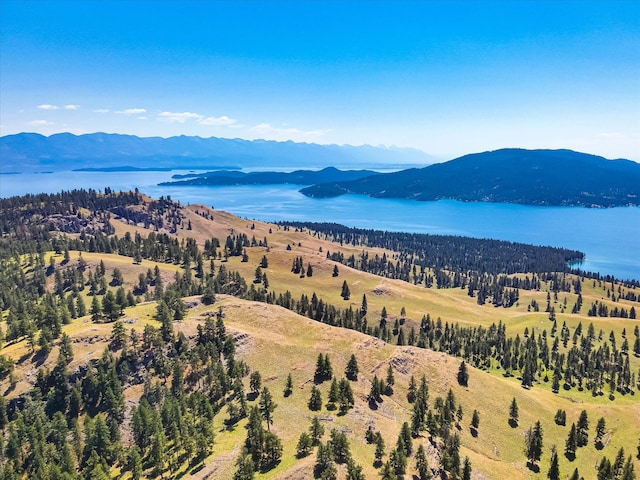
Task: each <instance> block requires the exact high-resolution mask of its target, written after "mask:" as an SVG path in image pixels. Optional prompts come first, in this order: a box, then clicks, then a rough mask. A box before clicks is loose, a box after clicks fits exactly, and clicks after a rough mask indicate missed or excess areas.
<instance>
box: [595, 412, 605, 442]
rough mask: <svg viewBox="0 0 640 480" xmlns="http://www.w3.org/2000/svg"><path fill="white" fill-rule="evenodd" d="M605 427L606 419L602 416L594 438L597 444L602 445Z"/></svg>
mask: <svg viewBox="0 0 640 480" xmlns="http://www.w3.org/2000/svg"><path fill="white" fill-rule="evenodd" d="M605 428H606V427H605V419H604V417H600V419H598V423H597V425H596V438H595V440H594V441H595V444H596V446H602V437H603V436H604V433H605Z"/></svg>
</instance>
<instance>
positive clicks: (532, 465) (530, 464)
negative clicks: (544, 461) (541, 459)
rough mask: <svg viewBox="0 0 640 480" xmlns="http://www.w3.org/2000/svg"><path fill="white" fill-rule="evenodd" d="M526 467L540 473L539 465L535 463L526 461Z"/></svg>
mask: <svg viewBox="0 0 640 480" xmlns="http://www.w3.org/2000/svg"><path fill="white" fill-rule="evenodd" d="M527 468H528V469H529V470H531V471H532V472H533V473H540V466H539V465H538V464H537V463H533V462H527Z"/></svg>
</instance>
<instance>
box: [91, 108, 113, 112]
mask: <svg viewBox="0 0 640 480" xmlns="http://www.w3.org/2000/svg"><path fill="white" fill-rule="evenodd" d="M93 113H109V109H107V108H98V109H97V110H94V111H93Z"/></svg>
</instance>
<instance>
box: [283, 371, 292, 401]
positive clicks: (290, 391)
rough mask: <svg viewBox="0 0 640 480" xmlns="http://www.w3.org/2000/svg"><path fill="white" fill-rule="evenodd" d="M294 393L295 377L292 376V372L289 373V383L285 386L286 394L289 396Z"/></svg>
mask: <svg viewBox="0 0 640 480" xmlns="http://www.w3.org/2000/svg"><path fill="white" fill-rule="evenodd" d="M292 393H293V379H292V378H291V374H289V375H287V383H286V385H285V386H284V396H285V397H288V396H289V395H291V394H292Z"/></svg>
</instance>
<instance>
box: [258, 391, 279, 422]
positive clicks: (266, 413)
mask: <svg viewBox="0 0 640 480" xmlns="http://www.w3.org/2000/svg"><path fill="white" fill-rule="evenodd" d="M276 407H277V404H276V403H275V402H274V401H273V397H272V396H271V392H269V389H268V388H267V387H264V388H263V389H262V392H261V393H260V413H261V414H262V418H264V421H265V422H266V423H267V430H269V429H270V425H271V424H272V423H273V412H274V410H275V409H276Z"/></svg>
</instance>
